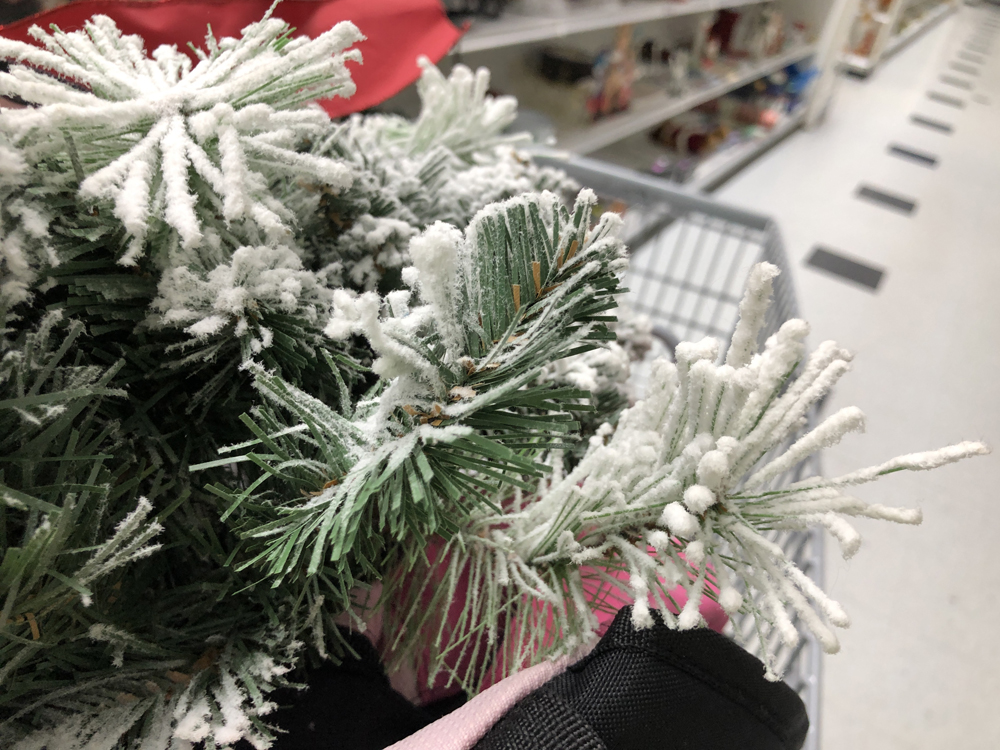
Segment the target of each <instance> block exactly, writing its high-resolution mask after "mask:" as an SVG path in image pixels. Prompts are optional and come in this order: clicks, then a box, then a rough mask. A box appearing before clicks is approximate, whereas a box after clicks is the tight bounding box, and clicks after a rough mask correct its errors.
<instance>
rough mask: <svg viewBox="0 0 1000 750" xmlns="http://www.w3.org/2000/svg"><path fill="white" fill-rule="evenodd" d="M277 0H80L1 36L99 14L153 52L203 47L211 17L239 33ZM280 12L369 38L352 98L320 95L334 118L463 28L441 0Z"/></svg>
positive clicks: (299, 0)
mask: <svg viewBox="0 0 1000 750" xmlns="http://www.w3.org/2000/svg"><path fill="white" fill-rule="evenodd" d="M271 2H272V0H154V1H153V2H148V1H146V0H118V1H117V2H116V1H115V0H81V2H76V3H73V4H71V5H64V6H62V7H59V8H54V9H53V10H50V11H46V12H44V13H39V14H37V15H34V16H31V17H30V18H25V19H23V20H21V21H17V22H15V23H11V24H7V25H6V26H0V35H2V36H5V37H7V38H9V39H19V40H21V41H26V42H27V41H33V40H32V39H31V38H30V37H29V36H28V29H29V28H30V27H31V26H33V25H35V24H37V25H39V26H41V27H42V28H44V29H46V30H48V28H49V25H50V24H55V25H57V26H58V27H59V28H61V29H62V30H63V31H75V30H77V29H81V28H83V22H84V21H86V20H87V19H88V18H90V17H91V16H93V15H95V14H103V15H106V16H110V17H111V18H113V19H114V21H115V23H117V24H118V27H119V28H120V29H121V30H122V31H123V32H124V33H126V34H138V35H140V36H141V37H143V38H144V39H145V40H146V50H147V51H148V52H152V51H153V50H154V49H156V48H157V47H158V46H160V45H161V44H173V45H176V46H177V47H178V48H179V49H181V50H186V49H187V43H188V42H191V43H192V44H194V45H195V46H196V47H202V48H204V40H205V32H206V31H207V26H208V24H211V25H212V33H213V34H215V36H216V38H218V37H223V36H231V37H239V36H240V30H241V29H243V28H244V27H246V26H248V25H249V24H251V23H253V22H254V21H259V20H260V19H261V17H262V16H263V15H264V13H265V11H267V9H268V8H269V7H270V6H271ZM274 15H275V17H276V18H281V19H282V20H284V21H286V22H287V23H289V24H290V25H292V26H294V27H295V29H296V31H297V34H298V35H306V36H309V37H316V36H318V35H320V34H322V33H323V32H324V31H328V30H329V29H331V28H332V27H333V26H334V25H336V24H337V23H338V22H340V21H353V22H354V24H355V25H356V26H357V27H358V28H359V29H361V33H362V34H364V35H365V36H366V37H368V38H367V39H366V40H365V41H363V42H361V43H359V44H358V45H357V48H358V49H360V50H361V53H362V54H363V55H364V64H363V65H355V64H353V63H349V65H350V67H351V75H352V76H353V77H354V80H355V82H356V83H357V85H358V91H357V93H356V94H355V95H354V96H352V97H351V98H350V99H340V98H333V99H327V100H325V101H322V102H320V104H322V105H323V107H324V108H325V109H326V111H327V112H328V113H329V114H330V116H331V117H339V116H341V115H346V114H350V113H351V112H358V111H360V110H363V109H367V108H368V107H372V106H374V105H376V104H378V103H379V102H383V101H385V100H386V99H388V98H389V97H391V96H393V95H394V94H397V93H399V92H400V91H402V90H403V89H404V88H406V87H407V86H408V85H409V84H411V83H413V82H414V81H415V80H416V79H417V77H418V76H419V75H420V70H419V68H417V57H419V56H420V55H426V56H427V57H429V58H430V59H431V60H434V61H435V62H437V61H438V60H440V59H441V58H442V57H444V56H445V55H446V54H447V53H448V50H450V49H451V48H452V47H453V46H454V44H455V42H456V41H458V38H459V36H461V32H459V30H458V29H456V28H455V27H454V26H453V25H452V23H451V22H450V21H449V20H448V18H447V16H445V14H444V11H443V9H442V7H441V4H440V2H439V0H284V2H282V3H281V4H280V5H278V7H277V8H276V9H275V12H274Z"/></svg>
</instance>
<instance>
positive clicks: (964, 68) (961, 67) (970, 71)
mask: <svg viewBox="0 0 1000 750" xmlns="http://www.w3.org/2000/svg"><path fill="white" fill-rule="evenodd" d="M948 67H949V68H951V69H952V70H957V71H958V72H959V73H965V74H966V75H970V76H977V75H979V71H978V70H977V69H976V68H973V67H972V66H971V65H966V64H965V63H960V62H951V63H948Z"/></svg>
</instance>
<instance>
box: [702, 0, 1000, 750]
mask: <svg viewBox="0 0 1000 750" xmlns="http://www.w3.org/2000/svg"><path fill="white" fill-rule="evenodd" d="M987 7H988V6H987ZM998 29H1000V8H997V9H995V10H988V9H987V8H986V7H984V8H970V7H962V8H961V10H960V11H959V12H958V13H957V14H956V15H953V16H951V17H950V18H949V19H948V20H946V21H945V22H943V23H942V24H940V25H938V26H937V27H936V28H934V29H932V30H931V31H929V32H928V33H926V34H925V35H924V36H922V37H921V38H919V39H918V40H916V41H915V42H913V43H912V44H911V45H910V46H909V47H908V48H907V49H905V50H903V51H902V52H900V53H899V54H898V55H897V56H896V57H894V58H892V59H890V60H888V61H886V62H885V63H884V65H883V66H882V67H881V68H880V69H878V70H877V71H876V72H875V74H874V75H873V76H872V77H871V78H870V79H868V80H865V81H858V80H854V79H845V80H843V81H842V83H841V85H840V88H839V90H838V92H837V96H836V100H835V101H834V103H833V106H832V107H831V110H830V116H829V117H828V119H827V121H826V122H825V123H824V124H823V125H821V126H820V127H819V128H817V129H816V130H814V131H812V132H800V133H798V134H796V135H794V136H793V137H792V138H790V139H788V140H787V141H786V142H784V143H783V144H782V145H780V146H779V147H778V148H776V149H775V150H774V151H772V152H771V153H770V154H768V155H767V156H765V157H764V158H763V159H761V160H760V161H758V162H757V163H756V164H755V165H754V166H753V167H751V168H749V169H748V170H746V171H745V172H743V173H742V174H741V175H740V176H739V177H737V178H736V179H734V180H733V181H732V182H730V183H729V184H728V185H726V186H724V187H723V188H722V189H721V190H719V191H718V192H717V194H716V195H717V196H718V197H720V198H721V199H723V200H727V201H729V202H732V203H736V204H741V205H745V206H748V207H752V208H755V209H758V210H760V211H762V212H765V213H769V214H771V215H773V216H775V217H776V218H777V219H778V221H779V225H780V226H781V229H782V232H783V234H784V237H785V241H786V244H787V247H788V250H789V254H790V256H791V261H792V265H793V267H794V269H795V282H796V284H797V289H798V293H799V297H800V300H801V301H802V308H803V313H804V316H805V317H806V318H807V319H808V320H809V321H810V322H811V323H812V324H813V334H812V337H811V341H812V343H813V344H816V343H818V342H819V341H822V340H824V339H827V338H833V339H836V340H837V341H839V342H840V343H841V344H843V345H845V346H847V347H848V348H849V349H851V350H853V351H855V352H856V353H857V358H856V360H855V367H854V371H853V372H852V373H850V374H849V375H848V376H847V378H846V379H845V380H844V381H843V382H842V384H841V385H840V386H838V389H837V391H836V393H835V394H834V396H833V398H832V400H831V401H832V402H831V403H830V404H829V407H828V408H829V410H830V411H833V410H835V409H837V408H839V407H841V406H846V405H848V404H856V405H858V406H860V407H861V408H862V409H863V410H864V411H865V413H866V414H867V415H868V434H867V435H861V436H853V437H851V438H849V439H847V440H846V441H845V443H844V444H843V445H841V446H838V447H836V448H834V449H832V450H829V451H827V452H826V454H825V468H826V471H827V472H828V473H829V474H832V475H836V474H839V473H842V472H844V471H847V470H849V469H852V468H856V467H860V466H866V465H869V464H873V463H877V462H879V461H881V460H884V459H887V458H890V457H892V456H895V455H897V454H900V453H906V452H914V451H919V450H926V449H929V448H934V447H937V446H939V445H943V444H945V443H948V442H955V441H959V440H962V439H982V440H985V441H986V442H988V443H990V444H991V445H993V446H994V448H995V450H996V451H997V452H996V453H994V455H992V456H988V457H986V458H980V459H977V460H973V461H969V462H967V463H964V464H959V465H957V466H950V467H946V468H945V469H941V470H939V471H935V472H932V473H930V474H920V475H906V476H904V475H895V476H894V477H890V478H887V479H885V480H883V481H882V482H881V483H879V484H878V485H876V486H874V487H871V488H865V489H869V490H870V491H869V492H866V493H864V496H865V497H866V498H878V501H879V502H883V503H885V504H889V505H908V506H914V505H916V506H920V507H921V508H923V511H924V524H923V525H922V526H920V527H916V528H911V527H900V526H892V525H888V524H883V523H879V522H869V523H864V524H861V525H860V528H861V531H862V533H863V534H864V537H865V543H864V545H863V546H862V548H861V551H860V552H859V553H858V554H857V556H856V557H855V558H854V559H852V560H851V561H849V562H844V561H843V560H842V559H841V558H840V556H839V553H838V551H837V550H836V549H834V547H835V545H833V544H831V545H830V548H829V551H828V555H827V557H828V569H827V582H826V585H827V588H828V590H829V591H830V592H831V593H832V594H833V595H834V596H835V597H837V598H838V599H839V600H840V601H841V603H842V604H843V605H844V606H845V607H846V609H847V610H848V612H849V613H850V614H851V615H852V617H853V620H854V623H855V624H854V626H853V627H852V628H851V629H850V630H848V631H846V632H845V633H844V634H843V638H842V643H843V649H842V652H841V653H840V654H839V655H836V656H832V657H827V659H826V660H825V665H824V669H825V675H824V707H823V716H822V721H823V726H822V738H823V743H822V745H823V747H824V748H826V749H827V750H843V749H846V748H850V749H851V750H867V749H868V748H873V749H874V748H878V749H879V750H884V749H885V748H906V749H907V750H920V749H923V748H927V749H928V750H929V749H930V748H934V749H935V750H938V749H939V748H945V747H948V748H954V747H960V748H963V749H964V750H979V749H982V750H987V749H989V750H993V749H994V748H997V747H1000V712H998V711H997V710H996V708H995V704H996V702H997V700H998V699H1000V638H998V636H997V633H998V628H1000V625H998V623H1000V597H998V596H997V592H998V591H1000V346H998V342H1000V210H998V208H1000V37H998ZM987 48H988V49H987ZM970 66H971V67H970ZM942 75H944V76H945V77H952V79H953V80H951V81H948V80H942V78H941V76H942ZM954 79H958V80H959V83H958V84H956V83H955V82H954ZM962 82H966V86H971V90H970V89H968V88H967V87H966V86H963V85H962ZM928 92H933V93H934V94H940V95H944V96H943V97H937V98H936V99H932V98H931V97H929V96H928ZM952 97H953V98H955V99H957V100H958V102H959V103H960V104H961V106H956V103H955V102H949V101H948V100H949V98H952ZM942 98H943V99H944V101H942ZM913 114H917V115H918V116H921V117H923V118H926V119H930V120H932V121H936V122H940V123H943V124H945V125H949V126H951V129H952V132H951V133H946V132H942V131H941V130H940V129H934V128H932V127H928V126H927V125H926V124H924V125H921V124H917V123H915V122H913V121H912V120H911V115H913ZM891 144H898V145H900V146H902V147H904V148H907V149H909V150H912V151H918V152H921V153H922V154H924V155H928V156H931V157H933V158H935V159H936V165H934V166H930V165H928V163H927V162H926V160H924V161H918V160H914V159H913V158H912V157H911V158H902V157H900V156H897V155H892V154H890V153H889V147H890V145H891ZM861 185H869V186H872V187H874V188H876V189H878V190H881V191H883V192H886V193H890V194H894V195H897V196H900V197H903V198H906V199H909V200H911V201H913V202H914V203H915V204H916V206H915V209H914V210H913V212H912V213H910V214H907V213H905V212H903V211H901V210H899V209H898V208H887V207H884V206H883V205H878V204H875V203H872V202H868V201H864V200H861V199H859V198H857V197H856V196H855V193H856V191H857V189H858V187H859V186H861ZM817 245H821V246H823V247H825V248H828V249H830V250H833V251H835V252H837V253H841V254H843V255H846V256H849V257H850V258H852V259H855V260H859V261H861V262H862V263H864V264H866V265H868V266H871V267H875V268H876V270H884V276H883V277H882V278H881V281H880V283H879V285H878V287H877V289H876V290H874V291H873V290H872V289H870V288H869V287H866V286H863V285H861V284H858V283H852V282H849V281H845V280H844V279H842V278H840V277H837V276H834V275H831V274H829V273H824V272H820V271H817V270H815V269H813V268H812V267H810V266H807V265H806V264H805V261H806V259H807V258H808V257H809V256H810V254H811V253H812V251H813V249H814V247H815V246H817ZM870 276H874V274H870ZM859 494H860V493H859Z"/></svg>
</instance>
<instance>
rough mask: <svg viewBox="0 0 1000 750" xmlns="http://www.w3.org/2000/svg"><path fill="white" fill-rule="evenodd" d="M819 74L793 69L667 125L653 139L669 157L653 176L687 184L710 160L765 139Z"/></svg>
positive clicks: (656, 164) (654, 167)
mask: <svg viewBox="0 0 1000 750" xmlns="http://www.w3.org/2000/svg"><path fill="white" fill-rule="evenodd" d="M815 73H816V70H815V68H804V67H802V66H800V65H790V66H788V67H787V68H785V69H784V70H781V71H778V72H777V73H773V74H772V75H770V76H766V77H764V78H761V79H759V80H757V81H754V82H753V83H752V84H749V85H747V86H744V87H742V88H740V89H737V90H736V91H733V92H732V93H730V94H727V95H726V96H722V97H719V98H718V99H713V100H712V101H709V102H706V103H704V104H701V105H699V106H698V107H695V108H694V109H693V110H691V111H689V112H684V113H682V114H680V115H678V116H676V117H672V118H671V119H669V120H667V121H665V122H663V123H662V124H661V125H659V126H658V127H657V128H656V129H655V130H653V131H652V132H651V133H650V137H651V139H652V140H653V141H654V142H655V143H656V144H657V145H658V146H661V147H665V148H666V151H665V152H661V153H659V154H658V155H657V156H656V157H655V158H654V159H653V161H652V163H651V165H650V167H649V171H650V172H652V173H653V174H656V175H659V176H661V177H666V178H669V179H672V180H674V181H676V182H688V181H690V180H691V179H693V178H694V177H695V172H696V170H697V169H698V167H699V165H700V164H701V163H702V162H703V161H704V159H706V158H707V157H709V156H711V155H712V154H714V153H716V152H719V151H723V150H726V149H728V148H731V147H735V146H739V145H741V144H744V143H748V142H750V141H754V140H756V139H759V138H762V137H765V136H766V135H767V134H768V133H769V132H770V131H771V130H772V129H773V128H774V127H775V126H777V125H779V124H781V123H782V122H784V121H785V120H786V119H787V118H788V117H789V116H790V115H791V114H793V113H794V112H795V111H796V110H797V109H798V107H799V106H800V104H801V103H802V101H803V98H804V95H805V92H806V89H807V87H808V84H809V82H810V81H811V80H812V78H813V77H814V75H815Z"/></svg>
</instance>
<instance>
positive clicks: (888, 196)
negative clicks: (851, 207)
mask: <svg viewBox="0 0 1000 750" xmlns="http://www.w3.org/2000/svg"><path fill="white" fill-rule="evenodd" d="M855 195H856V196H857V197H858V198H861V199H862V200H866V201H869V202H871V203H874V204H875V205H877V206H882V207H883V208H889V209H892V210H894V211H898V212H899V213H903V214H906V215H907V216H909V215H910V214H912V213H913V211H914V210H915V209H916V207H917V202H916V201H915V200H912V199H910V198H904V197H903V196H902V195H893V194H892V193H887V192H885V191H884V190H879V189H878V188H873V187H870V186H868V185H858V190H857V192H856V193H855Z"/></svg>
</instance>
